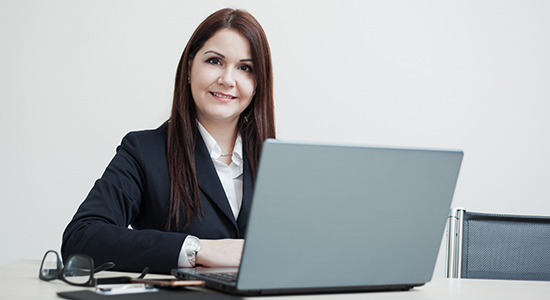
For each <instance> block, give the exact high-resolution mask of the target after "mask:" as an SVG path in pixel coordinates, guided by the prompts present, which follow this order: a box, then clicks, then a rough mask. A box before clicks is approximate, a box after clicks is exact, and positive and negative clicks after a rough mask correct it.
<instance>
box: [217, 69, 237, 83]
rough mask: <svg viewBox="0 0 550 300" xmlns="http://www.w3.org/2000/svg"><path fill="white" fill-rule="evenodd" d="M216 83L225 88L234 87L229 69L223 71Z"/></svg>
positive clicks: (233, 79)
mask: <svg viewBox="0 0 550 300" xmlns="http://www.w3.org/2000/svg"><path fill="white" fill-rule="evenodd" d="M218 83H219V84H221V85H224V86H227V87H233V86H235V77H234V76H233V72H232V70H231V69H230V68H227V69H225V70H224V71H223V73H222V74H220V77H219V78H218Z"/></svg>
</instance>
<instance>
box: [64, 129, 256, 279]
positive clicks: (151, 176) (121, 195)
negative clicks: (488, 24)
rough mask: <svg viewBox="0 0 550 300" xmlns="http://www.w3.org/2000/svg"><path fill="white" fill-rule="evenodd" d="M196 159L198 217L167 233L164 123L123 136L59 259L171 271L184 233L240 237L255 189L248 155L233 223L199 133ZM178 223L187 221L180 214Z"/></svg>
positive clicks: (71, 227) (71, 225)
mask: <svg viewBox="0 0 550 300" xmlns="http://www.w3.org/2000/svg"><path fill="white" fill-rule="evenodd" d="M195 160H196V161H195V166H196V169H197V177H198V181H199V188H200V198H201V205H202V215H201V216H200V217H198V218H193V220H191V224H190V225H189V226H188V227H187V228H185V229H183V228H180V230H179V232H165V231H164V230H165V226H166V221H167V218H168V208H169V199H170V181H169V177H168V167H167V159H166V125H162V126H161V127H159V128H157V129H155V130H145V131H138V132H131V133H129V134H127V135H126V136H125V137H124V139H123V140H122V143H121V145H120V146H119V147H118V148H117V153H116V155H115V156H114V158H113V160H112V161H111V163H110V164H109V165H108V166H107V169H106V170H105V172H104V174H103V175H102V177H101V178H100V179H98V180H97V181H96V183H95V185H94V187H93V188H92V190H91V191H90V193H89V194H88V196H87V198H86V200H84V202H83V203H82V204H81V205H80V207H79V208H78V211H77V212H76V214H75V215H74V217H73V219H72V221H71V222H70V223H69V224H68V225H67V228H66V229H65V232H64V233H63V245H62V247H61V253H62V255H63V257H64V259H67V258H68V256H69V255H71V254H73V253H85V254H88V255H90V256H91V257H92V258H93V259H94V263H95V265H96V266H99V265H100V264H102V263H104V262H108V261H112V262H114V263H115V268H114V269H116V270H121V271H134V272H141V271H142V270H143V268H145V267H149V268H151V272H157V273H169V272H170V270H171V269H172V268H176V267H177V265H178V257H179V254H180V251H181V246H182V244H183V241H184V239H185V237H186V236H187V235H188V234H192V235H195V236H197V237H199V238H205V239H220V238H243V237H244V232H245V229H246V224H247V222H248V214H249V209H250V203H251V199H252V190H253V186H252V177H251V172H250V166H249V164H248V161H247V159H246V157H243V161H244V172H243V201H242V206H241V210H240V213H239V217H238V219H237V220H235V217H234V216H233V213H232V211H231V208H230V206H229V202H228V200H227V197H226V196H225V192H224V189H223V187H222V184H221V182H220V180H219V178H218V175H217V173H216V170H215V168H214V164H213V163H212V159H211V158H210V154H209V153H208V150H207V148H206V145H205V144H204V141H203V140H202V138H201V136H200V134H199V135H198V140H197V143H196V147H195ZM180 220H183V221H181V223H185V216H184V214H182V215H181V216H180ZM128 225H132V228H133V230H132V229H128Z"/></svg>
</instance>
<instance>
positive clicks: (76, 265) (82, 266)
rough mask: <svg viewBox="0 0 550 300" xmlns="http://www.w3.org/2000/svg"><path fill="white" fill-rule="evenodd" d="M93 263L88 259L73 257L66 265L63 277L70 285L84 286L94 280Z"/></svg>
mask: <svg viewBox="0 0 550 300" xmlns="http://www.w3.org/2000/svg"><path fill="white" fill-rule="evenodd" d="M93 269H94V266H93V262H92V260H91V259H90V258H88V257H83V256H73V257H71V258H70V259H69V260H68V261H67V262H66V264H65V270H64V273H63V277H65V280H67V281H68V282H70V283H74V284H84V283H86V282H88V281H89V280H90V278H92V274H93Z"/></svg>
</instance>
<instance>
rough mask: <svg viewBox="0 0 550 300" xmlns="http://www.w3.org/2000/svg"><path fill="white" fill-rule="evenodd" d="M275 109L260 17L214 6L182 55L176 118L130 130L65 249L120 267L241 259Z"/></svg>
mask: <svg viewBox="0 0 550 300" xmlns="http://www.w3.org/2000/svg"><path fill="white" fill-rule="evenodd" d="M273 110H274V108H273V79H272V71H271V54H270V50H269V45H268V42H267V38H266V36H265V33H264V32H263V29H262V28H261V26H260V24H259V23H258V22H257V21H256V19H254V17H253V16H251V15H250V14H249V13H247V12H245V11H241V10H234V9H223V10H220V11H217V12H215V13H214V14H212V15H210V16H209V17H208V18H207V19H206V20H204V21H203V22H202V23H201V24H200V25H199V27H198V28H197V29H196V30H195V32H194V34H193V35H192V37H191V39H190V40H189V42H188V44H187V46H186V48H185V50H184V52H183V54H182V57H181V59H180V62H179V66H178V69H177V74H176V82H175V91H174V101H173V106H172V113H171V116H170V118H169V120H168V121H167V122H166V123H164V124H163V125H162V126H160V127H159V128H157V129H155V130H146V131H140V132H131V133H129V134H128V135H126V136H125V137H124V139H123V141H122V143H121V145H120V146H119V147H118V148H117V154H116V155H115V157H114V158H113V160H112V161H111V163H110V164H109V166H108V167H107V169H106V170H105V173H104V174H103V176H102V177H101V178H100V179H99V180H98V181H97V182H96V183H95V185H94V187H93V188H92V190H91V191H90V193H89V195H88V196H87V198H86V200H85V201H84V202H83V203H82V205H81V206H80V207H79V209H78V211H77V212H76V214H75V216H74V217H73V220H72V221H71V222H70V223H69V225H68V226H67V228H66V229H65V232H64V234H63V245H62V249H61V250H62V254H63V256H64V257H65V258H67V257H68V256H69V255H70V254H73V253H85V254H88V255H90V256H91V257H92V258H93V259H94V262H95V263H96V264H98V265H99V264H102V263H104V262H107V261H112V262H114V263H115V265H116V266H115V269H118V270H121V271H141V270H142V269H143V268H144V267H149V268H151V271H152V272H160V273H169V272H170V270H171V269H173V268H176V267H189V266H191V267H193V266H195V265H202V266H206V267H224V266H226V267H234V266H238V265H239V263H240V258H241V253H242V248H243V245H244V240H243V237H244V232H245V230H246V224H247V221H248V211H249V207H250V202H251V198H252V190H253V184H254V178H255V174H256V170H257V166H258V161H259V155H260V151H261V146H262V143H263V141H264V140H265V139H267V138H274V137H275V125H274V116H273ZM129 225H131V226H132V228H133V229H129V228H128V226H129Z"/></svg>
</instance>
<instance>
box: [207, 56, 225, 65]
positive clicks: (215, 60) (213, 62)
mask: <svg viewBox="0 0 550 300" xmlns="http://www.w3.org/2000/svg"><path fill="white" fill-rule="evenodd" d="M206 62H207V63H209V64H211V65H221V64H222V62H221V60H220V59H219V58H217V57H212V58H209V59H207V60H206Z"/></svg>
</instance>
